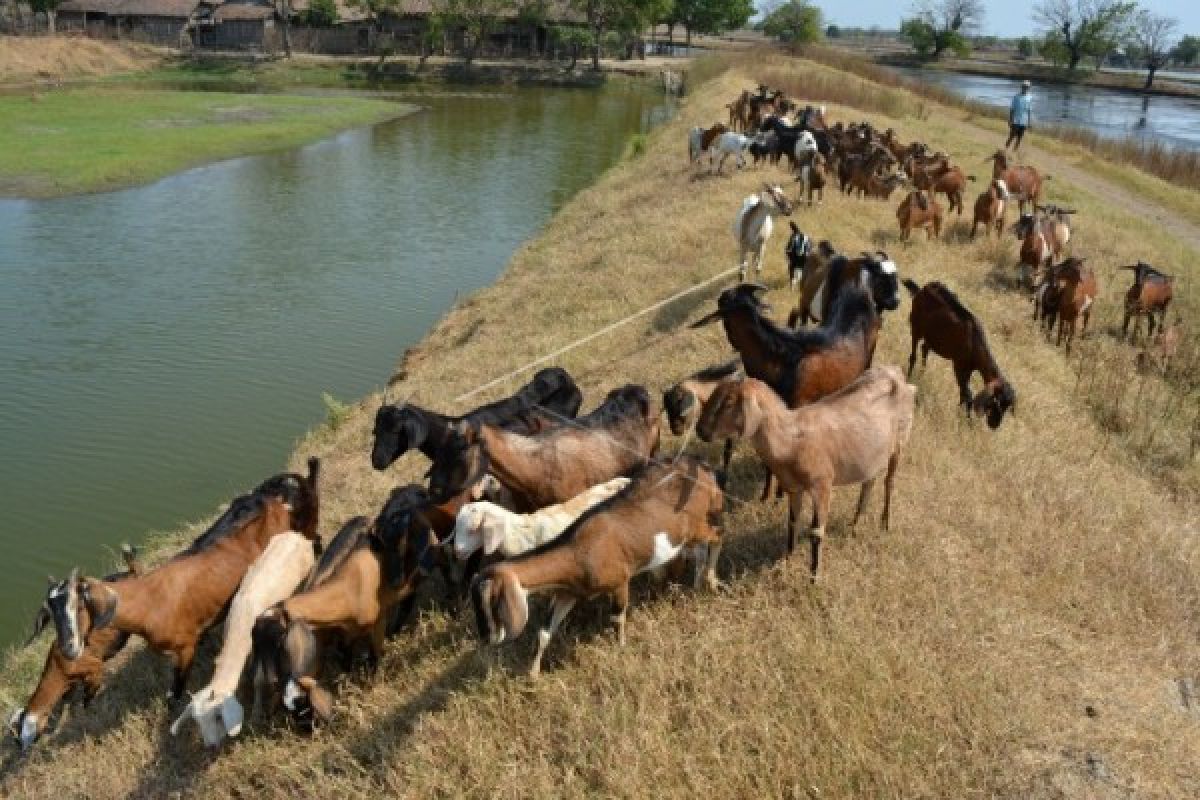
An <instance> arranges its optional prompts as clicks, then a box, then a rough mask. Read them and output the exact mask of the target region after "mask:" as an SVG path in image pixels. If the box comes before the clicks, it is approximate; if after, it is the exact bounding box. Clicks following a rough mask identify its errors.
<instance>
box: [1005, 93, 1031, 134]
mask: <svg viewBox="0 0 1200 800" xmlns="http://www.w3.org/2000/svg"><path fill="white" fill-rule="evenodd" d="M1032 116H1033V95H1031V94H1027V93H1025V92H1021V93H1020V94H1018V95H1017V96H1016V97H1014V98H1013V99H1012V105H1011V106H1010V107H1009V109H1008V121H1009V122H1010V123H1011V124H1013V125H1025V126H1028V125H1029V120H1030V118H1031V117H1032Z"/></svg>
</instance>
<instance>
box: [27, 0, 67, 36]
mask: <svg viewBox="0 0 1200 800" xmlns="http://www.w3.org/2000/svg"><path fill="white" fill-rule="evenodd" d="M61 2H62V0H29V9H30V10H31V11H33V12H34V13H37V12H39V11H40V12H42V13H43V14H45V15H46V25H47V26H49V29H50V33H55V22H56V20H57V17H58V6H59V4H60V3H61Z"/></svg>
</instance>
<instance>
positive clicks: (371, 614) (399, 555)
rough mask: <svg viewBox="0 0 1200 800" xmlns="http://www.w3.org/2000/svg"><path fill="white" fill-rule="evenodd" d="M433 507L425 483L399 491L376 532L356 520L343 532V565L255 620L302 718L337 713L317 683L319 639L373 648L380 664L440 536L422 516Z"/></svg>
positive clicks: (270, 664) (263, 647) (261, 644)
mask: <svg viewBox="0 0 1200 800" xmlns="http://www.w3.org/2000/svg"><path fill="white" fill-rule="evenodd" d="M428 502H429V498H428V496H427V495H426V493H425V490H424V489H423V488H422V487H420V486H415V485H409V486H404V487H401V488H399V489H395V490H393V491H392V493H391V495H389V497H388V500H387V502H386V503H385V504H384V507H383V509H382V510H381V511H380V512H379V515H378V516H377V517H376V518H375V520H374V521H373V522H372V523H370V527H369V530H366V531H363V529H364V528H365V527H366V525H367V523H366V520H365V519H363V518H362V517H356V518H355V519H353V520H351V521H350V522H348V523H347V524H346V526H345V527H344V528H343V529H342V533H339V534H338V535H339V537H341V536H342V535H343V533H344V534H345V539H346V540H347V544H346V545H344V546H343V548H344V549H345V548H348V552H345V554H344V555H343V556H342V557H341V560H340V563H338V564H337V565H336V566H335V567H334V568H332V569H331V570H328V571H327V572H326V573H325V574H324V575H323V576H321V579H320V580H318V581H317V582H314V583H313V584H311V585H310V586H309V587H308V588H306V589H305V590H303V591H301V592H300V593H299V594H297V595H295V596H293V597H291V598H289V599H287V600H285V601H283V602H282V603H277V604H276V605H274V606H272V607H271V608H269V609H268V610H266V611H264V612H263V613H262V614H261V615H259V617H258V619H257V620H256V621H255V623H254V631H253V638H254V646H255V650H256V658H257V659H259V661H260V665H261V668H262V670H263V672H264V673H265V674H266V676H267V678H268V681H269V682H270V683H272V684H274V685H279V684H280V683H282V684H283V686H284V691H283V704H284V706H285V707H286V708H287V709H288V710H289V711H291V712H293V713H295V714H301V715H303V714H305V713H306V712H307V711H308V710H309V709H311V711H312V712H313V713H314V714H315V716H316V718H317V719H321V720H328V719H329V718H330V717H331V716H332V713H333V701H332V696H331V695H330V693H329V691H328V690H327V689H325V688H324V687H322V686H320V685H319V684H318V683H317V680H316V673H317V670H318V667H319V658H318V656H319V653H320V643H319V637H320V638H321V639H326V640H328V639H329V638H337V639H340V640H341V641H342V642H344V643H345V644H347V645H349V646H353V645H355V644H359V643H363V644H366V645H367V647H368V654H369V657H370V660H369V663H370V664H371V665H372V666H374V665H376V664H378V662H379V659H380V658H381V657H382V656H383V642H384V637H385V636H386V634H387V631H388V627H389V624H390V622H391V618H392V614H391V612H392V611H393V609H395V607H396V606H397V605H398V604H400V603H401V602H402V601H404V600H406V599H408V598H410V597H412V596H413V595H414V594H415V593H416V590H417V586H418V585H419V583H420V580H421V577H422V575H423V573H424V572H426V571H428V569H429V567H430V564H431V558H432V555H433V551H434V550H435V549H437V537H436V536H434V535H433V531H432V530H431V529H430V527H429V523H428V522H426V521H425V519H424V517H423V516H422V515H421V513H420V512H421V508H422V507H424V506H425V505H427V504H428Z"/></svg>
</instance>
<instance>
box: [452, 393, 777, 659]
mask: <svg viewBox="0 0 1200 800" xmlns="http://www.w3.org/2000/svg"><path fill="white" fill-rule="evenodd" d="M768 391H769V390H768ZM724 504H725V496H724V492H723V491H722V490H721V487H720V485H719V483H718V480H717V478H716V476H715V475H714V474H713V472H712V470H710V469H709V468H708V467H707V466H705V465H704V464H703V462H701V461H699V460H697V459H693V458H689V457H687V456H683V457H681V458H679V459H678V460H677V461H675V462H674V463H672V464H669V465H660V464H653V465H651V466H648V467H646V468H645V469H643V470H640V471H638V472H636V473H634V475H633V476H632V480H631V482H630V484H629V486H627V487H626V488H624V489H622V490H621V491H620V492H618V493H617V494H616V495H614V496H613V497H611V498H609V499H608V500H604V501H602V502H601V503H599V504H598V505H596V506H594V507H592V508H591V509H590V510H589V511H587V512H585V513H584V514H583V516H581V517H580V518H579V519H578V520H576V521H575V522H574V523H572V525H571V526H570V527H569V528H567V529H566V530H565V531H563V533H562V534H561V535H559V536H558V537H557V538H555V539H553V540H551V541H550V542H548V543H546V544H544V545H541V546H540V547H537V548H535V549H534V550H531V551H530V552H528V553H525V554H523V555H520V556H517V557H516V558H513V559H510V560H508V561H502V562H500V563H499V564H494V565H492V566H490V567H487V568H486V569H484V570H483V571H482V572H481V573H479V576H478V577H477V578H476V579H475V582H474V584H473V586H472V589H471V599H472V603H473V605H474V608H475V619H476V623H477V624H478V627H479V636H480V638H481V639H482V640H483V641H484V642H487V643H491V644H500V643H501V642H503V641H504V640H506V639H515V638H517V637H518V636H520V635H521V632H522V631H523V630H524V629H525V626H526V623H527V622H528V620H529V601H528V598H529V595H531V594H538V593H542V592H552V597H551V614H550V621H549V623H548V624H547V625H546V626H545V627H543V628H542V629H541V630H539V631H538V650H537V655H536V656H534V659H533V665H532V666H531V667H530V669H529V675H530V677H537V676H538V674H539V673H540V672H541V668H542V656H543V654H544V653H545V652H546V647H547V645H549V643H550V639H551V637H553V636H554V633H555V631H557V630H558V627H559V626H560V625H561V624H562V622H563V619H564V618H565V617H566V616H567V614H568V613H570V611H571V609H572V608H573V607H574V606H575V604H576V603H577V602H579V601H580V600H586V599H588V598H590V597H597V596H601V595H607V596H609V597H611V598H612V601H613V615H612V619H613V622H614V624H615V625H616V628H617V640H618V641H619V642H620V643H621V644H622V645H623V644H625V619H626V613H627V609H628V606H629V581H630V579H631V578H633V576H634V575H637V574H638V573H640V572H646V571H649V570H657V569H659V568H661V567H663V566H664V565H666V564H667V563H669V562H671V561H673V560H675V559H676V558H678V557H679V556H681V555H683V554H684V552H685V551H687V550H691V551H692V552H693V553H694V554H695V555H696V556H699V555H701V553H703V555H704V561H703V563H704V568H703V571H701V570H700V569H699V563H700V559H699V558H697V567H698V568H697V572H696V585H697V586H699V584H700V582H701V580H702V579H703V580H704V581H705V582H707V585H708V587H709V588H710V589H716V588H717V585H718V583H717V577H716V564H717V559H718V557H719V556H720V552H721V537H720V522H721V513H722V510H723V508H724Z"/></svg>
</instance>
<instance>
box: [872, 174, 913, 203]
mask: <svg viewBox="0 0 1200 800" xmlns="http://www.w3.org/2000/svg"><path fill="white" fill-rule="evenodd" d="M906 182H907V179H906V178H905V177H904V176H903V175H901V174H899V173H889V174H887V175H871V176H870V177H869V178H867V188H866V196H867V197H870V198H873V199H875V200H887V199H888V198H890V197H891V196H892V193H893V192H895V191H896V190H897V189H899V188H900V187H901V186H903V185H904V184H905V183H906Z"/></svg>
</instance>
